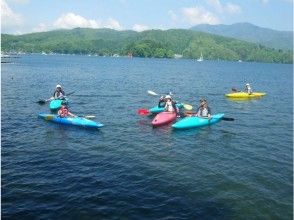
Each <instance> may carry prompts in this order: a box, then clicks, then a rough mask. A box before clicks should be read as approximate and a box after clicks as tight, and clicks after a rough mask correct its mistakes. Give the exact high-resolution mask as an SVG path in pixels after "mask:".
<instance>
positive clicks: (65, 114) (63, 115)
mask: <svg viewBox="0 0 294 220" xmlns="http://www.w3.org/2000/svg"><path fill="white" fill-rule="evenodd" d="M57 114H58V116H59V117H60V118H67V117H73V118H75V117H77V116H76V115H74V114H73V113H71V112H70V111H69V110H68V107H67V106H66V105H62V106H61V108H60V109H59V111H58V113H57Z"/></svg>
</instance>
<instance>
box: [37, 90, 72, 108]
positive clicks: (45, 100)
mask: <svg viewBox="0 0 294 220" xmlns="http://www.w3.org/2000/svg"><path fill="white" fill-rule="evenodd" d="M74 93H75V91H73V92H69V93H68V94H67V95H66V96H69V95H72V94H74ZM66 96H62V98H65V97H66ZM57 99H59V98H57ZM51 100H52V99H51V98H50V99H40V100H39V101H37V102H36V103H38V104H40V105H44V104H45V103H46V102H49V101H51Z"/></svg>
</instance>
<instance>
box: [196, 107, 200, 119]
mask: <svg viewBox="0 0 294 220" xmlns="http://www.w3.org/2000/svg"><path fill="white" fill-rule="evenodd" d="M195 116H197V117H200V107H198V108H197V110H196V114H195Z"/></svg>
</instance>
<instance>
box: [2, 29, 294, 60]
mask: <svg viewBox="0 0 294 220" xmlns="http://www.w3.org/2000/svg"><path fill="white" fill-rule="evenodd" d="M1 52H2V53H42V54H55V53H58V54H87V55H94V56H129V57H156V58H174V57H175V56H176V55H177V56H179V55H180V57H183V58H190V59H198V58H199V56H200V55H201V54H203V59H204V60H231V61H238V60H242V61H249V62H250V61H255V62H269V63H293V53H292V52H290V51H282V50H280V51H279V50H276V49H272V48H266V47H264V46H262V45H258V44H253V43H249V42H246V41H241V40H236V39H232V38H228V37H223V36H218V35H213V34H208V33H203V32H198V31H192V30H186V29H170V30H165V31H163V30H147V31H143V32H135V31H116V30H111V29H91V28H75V29H72V30H55V31H48V32H39V33H31V34H24V35H9V34H1Z"/></svg>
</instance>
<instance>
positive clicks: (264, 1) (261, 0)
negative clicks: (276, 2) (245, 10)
mask: <svg viewBox="0 0 294 220" xmlns="http://www.w3.org/2000/svg"><path fill="white" fill-rule="evenodd" d="M260 2H261V3H262V4H267V3H268V0H260Z"/></svg>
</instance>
